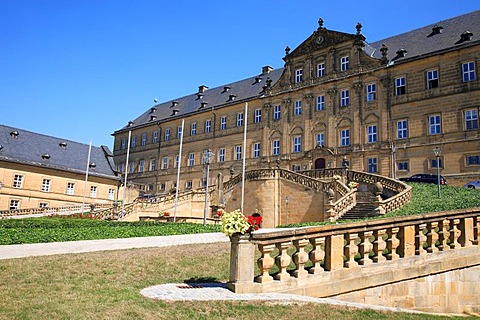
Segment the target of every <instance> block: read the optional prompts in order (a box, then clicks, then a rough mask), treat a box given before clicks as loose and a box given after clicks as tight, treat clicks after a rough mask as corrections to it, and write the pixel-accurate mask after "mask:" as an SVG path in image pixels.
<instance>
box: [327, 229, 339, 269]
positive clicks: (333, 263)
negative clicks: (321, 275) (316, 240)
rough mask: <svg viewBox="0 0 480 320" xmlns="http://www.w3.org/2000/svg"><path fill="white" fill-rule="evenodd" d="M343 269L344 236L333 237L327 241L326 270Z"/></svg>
mask: <svg viewBox="0 0 480 320" xmlns="http://www.w3.org/2000/svg"><path fill="white" fill-rule="evenodd" d="M340 269H343V235H342V234H340V235H332V236H329V237H327V238H326V241H325V270H327V271H332V270H340Z"/></svg>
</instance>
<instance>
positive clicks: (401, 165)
mask: <svg viewBox="0 0 480 320" xmlns="http://www.w3.org/2000/svg"><path fill="white" fill-rule="evenodd" d="M397 167H398V170H400V171H408V161H399V162H398V163H397Z"/></svg>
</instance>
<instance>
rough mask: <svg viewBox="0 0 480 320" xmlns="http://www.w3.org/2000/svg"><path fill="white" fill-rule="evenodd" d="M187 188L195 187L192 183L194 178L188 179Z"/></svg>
mask: <svg viewBox="0 0 480 320" xmlns="http://www.w3.org/2000/svg"><path fill="white" fill-rule="evenodd" d="M185 187H186V189H188V190H189V189H192V187H193V183H192V180H187V183H186V185H185Z"/></svg>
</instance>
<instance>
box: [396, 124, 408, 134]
mask: <svg viewBox="0 0 480 320" xmlns="http://www.w3.org/2000/svg"><path fill="white" fill-rule="evenodd" d="M406 138H408V122H407V120H400V121H397V139H406Z"/></svg>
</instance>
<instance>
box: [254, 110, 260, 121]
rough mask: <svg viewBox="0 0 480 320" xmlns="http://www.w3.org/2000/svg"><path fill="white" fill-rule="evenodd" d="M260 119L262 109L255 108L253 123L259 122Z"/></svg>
mask: <svg viewBox="0 0 480 320" xmlns="http://www.w3.org/2000/svg"><path fill="white" fill-rule="evenodd" d="M261 121H262V109H255V115H254V118H253V123H260V122H261Z"/></svg>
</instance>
